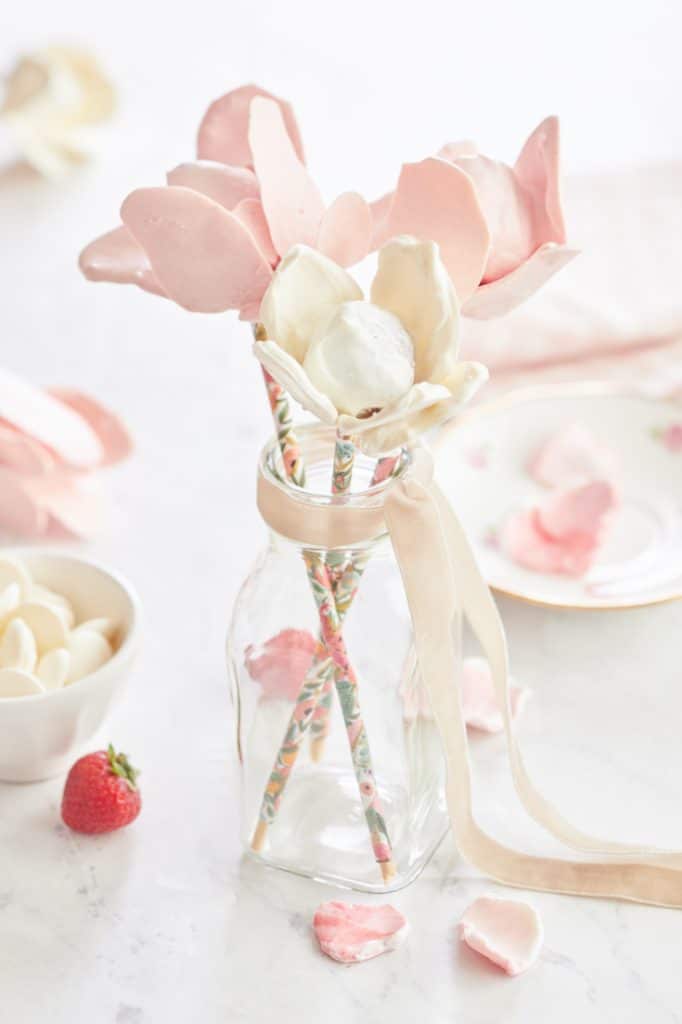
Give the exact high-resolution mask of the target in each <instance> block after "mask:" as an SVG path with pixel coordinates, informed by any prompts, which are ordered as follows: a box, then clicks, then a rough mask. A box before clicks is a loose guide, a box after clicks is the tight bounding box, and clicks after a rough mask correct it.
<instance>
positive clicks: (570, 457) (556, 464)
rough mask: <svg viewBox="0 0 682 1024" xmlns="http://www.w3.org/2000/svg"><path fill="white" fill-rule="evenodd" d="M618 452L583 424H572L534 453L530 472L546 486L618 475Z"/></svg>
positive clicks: (557, 485) (583, 481) (604, 478)
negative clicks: (598, 438) (601, 441)
mask: <svg viewBox="0 0 682 1024" xmlns="http://www.w3.org/2000/svg"><path fill="white" fill-rule="evenodd" d="M616 463H617V460H616V456H615V453H614V452H613V451H612V450H611V449H610V448H607V447H606V445H604V444H601V443H600V442H599V441H598V440H597V439H596V438H595V437H594V435H593V434H592V432H591V431H590V430H589V429H588V428H587V427H585V426H583V424H582V423H569V424H568V426H566V427H563V428H562V429H561V430H559V431H558V433H556V434H553V435H552V436H551V437H550V438H548V439H547V440H546V441H545V442H544V443H543V444H542V445H541V446H540V448H539V449H538V450H537V451H536V452H535V453H534V454H533V456H532V457H531V459H530V461H529V463H528V473H529V474H530V476H532V477H533V479H534V480H536V481H537V482H538V483H539V484H544V485H545V486H546V487H570V486H571V485H576V484H580V483H587V482H588V481H590V480H610V479H613V477H614V476H615V474H616V469H617V466H616Z"/></svg>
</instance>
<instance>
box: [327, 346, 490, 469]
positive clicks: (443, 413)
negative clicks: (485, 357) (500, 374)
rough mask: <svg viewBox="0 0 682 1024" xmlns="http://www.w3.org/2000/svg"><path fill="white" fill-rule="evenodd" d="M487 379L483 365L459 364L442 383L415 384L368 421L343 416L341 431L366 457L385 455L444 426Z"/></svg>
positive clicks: (339, 425)
mask: <svg viewBox="0 0 682 1024" xmlns="http://www.w3.org/2000/svg"><path fill="white" fill-rule="evenodd" d="M487 379H488V371H487V370H486V368H485V366H482V365H481V364H480V363H457V365H456V367H455V373H453V374H452V376H451V377H449V378H447V379H446V380H445V381H444V382H443V383H442V384H429V383H428V382H422V383H421V384H415V385H414V386H413V387H412V388H410V390H409V391H408V393H407V394H406V395H405V396H404V398H401V399H400V401H399V402H395V403H393V405H387V406H386V408H385V409H382V410H381V412H378V413H376V414H375V415H374V416H371V417H369V418H368V419H357V418H356V417H354V416H340V417H339V422H338V429H339V430H340V431H341V432H342V433H344V434H349V435H351V436H352V437H353V438H354V439H355V440H356V442H357V445H358V447H359V448H360V449H361V451H363V452H365V454H366V455H383V454H384V453H385V452H390V451H393V450H394V449H395V448H399V447H400V446H401V445H404V444H412V443H413V442H414V441H416V440H417V439H418V438H419V437H421V435H422V434H424V433H426V431H427V430H431V429H432V428H433V427H437V426H439V425H440V424H441V423H445V422H446V420H449V419H450V418H451V417H452V416H454V415H455V414H456V413H457V412H458V411H459V410H460V409H461V407H462V406H463V405H464V404H465V403H466V402H468V401H469V399H470V398H471V397H472V395H474V394H475V392H476V391H477V390H478V389H479V387H480V386H481V384H483V383H484V381H486V380H487Z"/></svg>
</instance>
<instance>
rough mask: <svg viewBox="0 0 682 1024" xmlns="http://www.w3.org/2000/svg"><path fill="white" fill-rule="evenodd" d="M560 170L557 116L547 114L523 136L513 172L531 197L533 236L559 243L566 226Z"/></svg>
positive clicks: (562, 241)
mask: <svg viewBox="0 0 682 1024" xmlns="http://www.w3.org/2000/svg"><path fill="white" fill-rule="evenodd" d="M560 171H561V168H560V159H559V118H558V117H547V118H545V120H544V121H542V123H541V124H539V125H538V127H537V128H536V129H535V131H534V132H533V133H532V134H531V135H530V136H529V138H528V139H527V141H526V143H525V145H524V147H523V149H522V150H521V153H520V154H519V158H518V160H517V161H516V163H515V164H514V173H515V174H516V177H517V178H518V180H519V182H520V183H521V185H522V186H523V187H524V188H525V189H527V190H528V192H529V193H530V195H531V196H532V202H533V221H534V231H535V236H536V239H538V240H539V241H542V242H558V243H559V244H560V245H563V243H564V242H565V241H566V226H565V223H564V214H563V210H562V206H561V191H560V184H561V174H560Z"/></svg>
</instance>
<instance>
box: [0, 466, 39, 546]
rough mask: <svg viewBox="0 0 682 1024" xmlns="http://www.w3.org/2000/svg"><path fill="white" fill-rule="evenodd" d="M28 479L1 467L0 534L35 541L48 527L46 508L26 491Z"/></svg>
mask: <svg viewBox="0 0 682 1024" xmlns="http://www.w3.org/2000/svg"><path fill="white" fill-rule="evenodd" d="M25 481H26V478H25V477H23V476H20V475H19V474H18V473H14V472H13V471H12V470H9V469H5V468H4V467H0V534H7V535H9V536H11V537H23V538H28V539H34V538H36V537H40V536H42V535H43V534H44V533H45V531H46V529H47V525H48V514H47V511H46V509H45V508H43V507H42V506H41V505H40V504H39V503H37V502H35V501H34V499H33V497H32V496H31V495H30V494H29V493H28V492H27V491H26V490H25V488H24V484H25Z"/></svg>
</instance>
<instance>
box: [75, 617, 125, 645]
mask: <svg viewBox="0 0 682 1024" xmlns="http://www.w3.org/2000/svg"><path fill="white" fill-rule="evenodd" d="M81 629H91V630H93V632H95V633H101V634H102V636H104V637H106V638H107V640H109V641H112V640H113V639H114V637H115V635H116V630H117V626H116V623H115V622H114V620H113V619H107V618H105V617H104V616H102V617H101V618H98V619H87V620H86V621H85V622H81V623H79V625H78V626H76V628H75V629H74V633H78V632H79V631H80V630H81Z"/></svg>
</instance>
